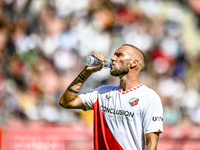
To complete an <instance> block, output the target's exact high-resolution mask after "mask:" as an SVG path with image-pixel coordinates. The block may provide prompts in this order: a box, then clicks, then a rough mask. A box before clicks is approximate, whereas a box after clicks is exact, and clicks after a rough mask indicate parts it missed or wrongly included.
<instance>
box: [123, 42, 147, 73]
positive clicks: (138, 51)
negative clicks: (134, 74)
mask: <svg viewBox="0 0 200 150" xmlns="http://www.w3.org/2000/svg"><path fill="white" fill-rule="evenodd" d="M122 46H129V47H131V48H132V49H133V50H134V53H135V54H136V55H137V56H138V58H139V59H140V60H141V61H140V62H139V64H140V71H141V70H142V69H144V67H145V55H144V53H143V52H142V51H141V50H140V49H139V48H137V47H135V46H133V45H131V44H123V45H122Z"/></svg>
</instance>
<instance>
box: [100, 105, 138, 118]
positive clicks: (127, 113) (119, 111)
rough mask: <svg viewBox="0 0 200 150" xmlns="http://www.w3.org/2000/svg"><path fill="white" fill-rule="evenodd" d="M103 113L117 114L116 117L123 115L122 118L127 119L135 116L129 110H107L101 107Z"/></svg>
mask: <svg viewBox="0 0 200 150" xmlns="http://www.w3.org/2000/svg"><path fill="white" fill-rule="evenodd" d="M99 109H100V110H101V111H103V112H106V113H110V114H116V115H121V116H126V117H132V118H133V116H134V113H133V112H129V111H127V110H118V109H113V108H107V107H104V106H100V108H99Z"/></svg>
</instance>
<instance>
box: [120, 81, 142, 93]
mask: <svg viewBox="0 0 200 150" xmlns="http://www.w3.org/2000/svg"><path fill="white" fill-rule="evenodd" d="M141 86H142V83H140V84H139V85H137V86H136V87H134V88H132V89H130V90H126V91H123V90H122V89H121V88H120V86H119V88H118V90H119V92H120V93H122V94H126V93H129V92H131V91H134V90H136V89H138V88H140V87H141Z"/></svg>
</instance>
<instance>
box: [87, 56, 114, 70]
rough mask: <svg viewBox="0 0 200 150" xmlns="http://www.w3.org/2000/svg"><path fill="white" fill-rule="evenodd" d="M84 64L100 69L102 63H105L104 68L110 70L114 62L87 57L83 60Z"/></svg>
mask: <svg viewBox="0 0 200 150" xmlns="http://www.w3.org/2000/svg"><path fill="white" fill-rule="evenodd" d="M83 63H84V64H85V65H86V66H94V67H99V66H101V64H102V63H104V68H110V67H111V66H112V62H111V61H110V60H108V59H104V61H101V60H98V59H97V58H95V57H93V56H85V57H84V58H83Z"/></svg>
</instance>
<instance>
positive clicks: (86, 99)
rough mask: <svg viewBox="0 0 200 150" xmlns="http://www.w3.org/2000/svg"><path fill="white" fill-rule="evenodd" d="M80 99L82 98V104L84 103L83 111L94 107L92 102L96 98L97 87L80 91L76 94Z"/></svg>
mask: <svg viewBox="0 0 200 150" xmlns="http://www.w3.org/2000/svg"><path fill="white" fill-rule="evenodd" d="M78 96H79V97H80V99H81V100H82V102H83V104H84V105H85V108H86V109H85V111H86V110H93V108H94V103H95V102H96V100H97V97H98V88H96V89H93V90H90V91H87V92H84V93H80V94H79V95H78Z"/></svg>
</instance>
